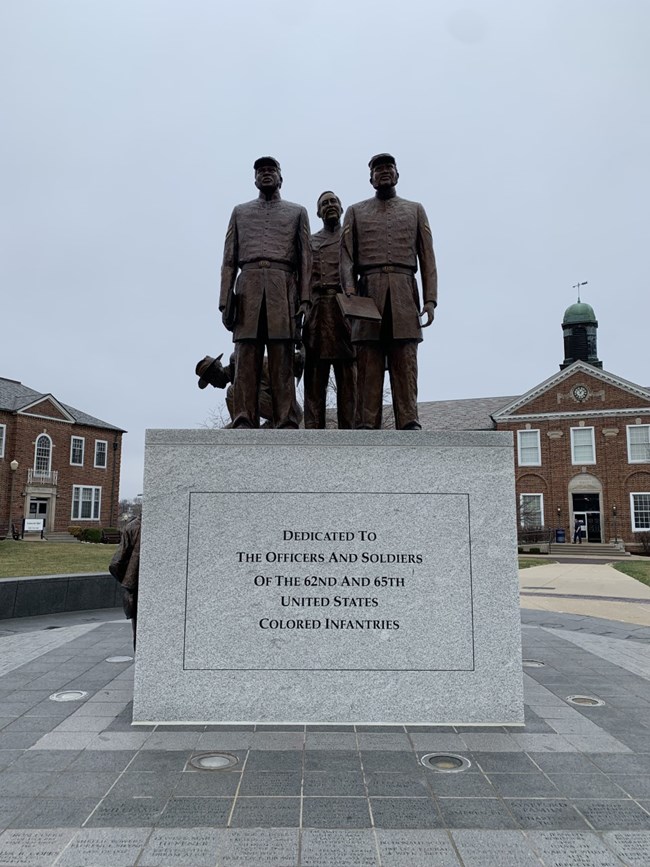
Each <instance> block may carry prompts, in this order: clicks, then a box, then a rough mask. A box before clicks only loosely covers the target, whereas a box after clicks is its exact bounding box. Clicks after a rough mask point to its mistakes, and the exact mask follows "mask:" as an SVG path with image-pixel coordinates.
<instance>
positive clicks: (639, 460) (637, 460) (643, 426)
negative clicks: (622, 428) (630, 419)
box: [627, 424, 650, 464]
mask: <svg viewBox="0 0 650 867" xmlns="http://www.w3.org/2000/svg"><path fill="white" fill-rule="evenodd" d="M639 429H641V430H645V431H646V432H647V434H648V443H650V424H629V425H628V426H627V462H628V464H650V445H648V457H647V458H633V457H632V445H633V444H632V442H631V438H630V431H633V430H639ZM634 445H643V443H634Z"/></svg>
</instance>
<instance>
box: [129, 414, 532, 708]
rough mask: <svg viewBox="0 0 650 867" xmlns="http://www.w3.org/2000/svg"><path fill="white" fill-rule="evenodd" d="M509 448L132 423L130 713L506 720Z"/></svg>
mask: <svg viewBox="0 0 650 867" xmlns="http://www.w3.org/2000/svg"><path fill="white" fill-rule="evenodd" d="M512 454H513V452H512V439H511V435H510V434H508V433H495V432H454V433H449V432H416V431H408V432H406V431H329V430H327V431H275V430H270V431H265V430H258V431H243V430H189V431H186V430H175V431H170V430H154V431H148V433H147V441H146V454H145V484H144V507H143V527H142V551H141V573H140V595H139V614H138V652H137V655H136V677H135V697H134V722H139V723H150V722H187V723H200V722H205V723H211V722H231V723H232V722H239V723H247V722H269V723H280V722H282V723H288V722H296V723H305V722H309V723H335V722H336V723H341V722H346V723H370V724H393V723H399V724H406V723H408V724H419V723H422V724H440V725H454V724H465V725H472V724H476V725H489V724H494V725H503V724H510V725H517V724H520V723H523V703H522V672H521V643H520V626H519V600H518V585H517V561H516V553H517V552H516V534H515V503H514V469H513V458H512Z"/></svg>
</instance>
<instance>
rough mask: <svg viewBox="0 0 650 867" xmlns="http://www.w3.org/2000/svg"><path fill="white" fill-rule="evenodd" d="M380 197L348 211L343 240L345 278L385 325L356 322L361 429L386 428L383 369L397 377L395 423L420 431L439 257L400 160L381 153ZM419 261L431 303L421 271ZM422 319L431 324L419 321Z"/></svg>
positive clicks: (348, 289)
mask: <svg viewBox="0 0 650 867" xmlns="http://www.w3.org/2000/svg"><path fill="white" fill-rule="evenodd" d="M369 166H370V183H371V184H372V186H373V187H374V188H375V191H376V193H375V196H374V197H373V198H372V199H366V200H365V201H363V202H359V203H357V204H356V205H352V206H351V207H349V208H348V210H347V211H346V214H345V220H344V222H343V235H342V239H341V283H342V285H343V289H344V291H345V293H346V294H348V295H352V294H355V293H358V294H359V295H362V296H367V297H370V298H373V299H374V301H375V303H376V305H377V307H378V309H379V312H380V313H381V317H382V318H381V322H373V321H368V320H362V319H356V320H353V324H352V341H353V343H354V344H355V345H356V350H357V410H356V421H355V426H356V427H357V428H364V429H368V428H379V427H381V411H382V392H383V384H384V370H385V368H386V367H387V368H388V372H389V374H390V384H391V390H392V394H393V411H394V414H395V427H396V428H397V429H399V430H420V429H421V425H420V422H419V420H418V407H417V396H418V362H417V351H418V343H420V342H421V341H422V328H423V327H425V328H426V327H427V326H428V325H431V323H432V322H433V315H434V308H435V306H436V303H437V273H436V260H435V256H434V253H433V242H432V238H431V229H430V228H429V222H428V220H427V215H426V213H425V211H424V208H423V207H422V205H420V204H419V203H417V202H409V201H407V200H406V199H401V198H399V197H398V196H397V195H396V193H395V186H396V185H397V180H398V178H399V174H398V172H397V165H396V163H395V158H394V157H393V156H391V155H390V154H377V156H374V157H373V158H372V159H371V160H370V163H369ZM418 262H419V265H420V279H421V281H422V295H423V299H424V305H423V308H422V311H420V298H419V293H418V286H417V282H416V279H415V274H416V272H417V270H418ZM420 316H426V322H424V323H422V325H420V319H419V317H420Z"/></svg>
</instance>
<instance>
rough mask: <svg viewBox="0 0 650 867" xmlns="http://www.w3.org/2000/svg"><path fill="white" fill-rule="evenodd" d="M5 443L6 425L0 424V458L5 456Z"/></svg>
mask: <svg viewBox="0 0 650 867" xmlns="http://www.w3.org/2000/svg"><path fill="white" fill-rule="evenodd" d="M6 441H7V425H6V424H0V458H4V456H5V443H6Z"/></svg>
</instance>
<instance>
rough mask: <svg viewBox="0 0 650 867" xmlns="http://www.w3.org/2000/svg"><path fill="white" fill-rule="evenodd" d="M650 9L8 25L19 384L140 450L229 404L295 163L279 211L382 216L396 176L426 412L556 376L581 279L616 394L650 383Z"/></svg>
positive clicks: (78, 9)
mask: <svg viewBox="0 0 650 867" xmlns="http://www.w3.org/2000/svg"><path fill="white" fill-rule="evenodd" d="M649 44H650V3H648V0H616V2H614V0H481V2H478V0H469V2H460V0H436V2H435V3H434V2H424V0H420V2H413V0H401V2H398V3H396V2H387V0H372V2H369V0H346V2H343V0H331V2H329V3H323V2H320V3H313V2H309V0H275V2H273V3H268V2H265V3H262V2H259V0H239V2H236V3H218V2H216V0H49V2H36V0H3V2H2V3H1V4H0V124H1V128H2V133H1V135H0V188H1V190H2V192H1V194H0V233H1V234H0V238H1V244H2V255H1V257H0V285H1V286H2V298H3V301H2V308H1V309H2V313H1V314H0V315H1V317H2V329H1V331H0V335H1V336H0V375H2V376H6V377H10V378H12V379H19V380H21V381H22V382H23V383H24V384H25V385H28V386H30V387H31V388H35V389H37V390H39V391H43V392H52V393H53V394H54V395H55V396H56V397H57V398H59V400H61V401H63V402H65V403H69V404H72V405H73V406H77V407H78V408H80V409H83V410H84V411H86V412H89V413H92V414H93V415H96V416H99V417H100V418H103V419H105V420H106V421H109V422H111V423H112V424H116V425H119V426H121V427H124V428H126V429H127V430H128V434H127V435H126V437H125V438H124V455H123V462H122V488H121V494H122V496H128V497H132V496H134V495H136V494H138V493H139V492H140V491H141V490H142V463H143V450H144V445H143V444H144V431H145V429H146V428H183V427H188V428H193V427H198V426H200V425H201V423H203V422H205V420H206V419H207V418H208V417H209V415H210V411H211V410H212V409H214V408H215V407H216V406H218V405H219V404H220V403H221V402H222V398H223V392H221V391H216V390H214V389H210V390H207V389H206V390H205V391H200V390H199V389H198V388H197V385H196V377H195V375H194V366H195V364H196V362H197V360H198V359H199V358H202V357H203V356H204V355H206V354H210V355H216V354H218V353H219V352H222V351H223V352H225V353H229V352H230V348H231V342H230V335H229V334H228V333H227V332H226V331H225V330H224V329H223V328H222V325H221V319H220V315H219V312H218V308H217V299H218V288H219V268H220V264H221V255H222V250H223V238H224V235H225V230H226V226H227V222H228V218H229V216H230V212H231V210H232V208H233V206H234V205H235V204H237V203H238V202H243V201H247V200H249V199H251V198H254V197H255V195H256V192H257V191H256V190H255V188H254V186H253V172H252V164H253V161H254V159H255V158H256V157H258V156H261V155H266V154H271V155H273V156H276V157H277V158H278V159H279V160H280V162H281V163H282V169H283V175H284V186H283V188H282V194H283V197H284V198H286V199H289V200H291V201H295V202H300V203H301V204H304V205H305V206H306V207H307V209H308V211H309V214H310V219H311V221H312V230H313V231H316V230H317V229H319V228H320V227H321V224H320V222H319V221H318V220H317V218H316V215H315V201H316V198H317V196H318V194H319V193H320V192H321V191H322V190H324V189H334V190H335V191H336V192H337V193H338V194H339V195H340V197H341V199H342V200H343V203H344V205H345V204H349V203H352V202H355V201H358V200H360V199H363V198H366V197H368V196H369V195H371V194H372V189H371V187H370V186H369V183H368V168H367V163H368V159H369V158H370V156H372V155H373V154H374V153H377V152H379V151H385V150H386V151H390V152H391V153H393V154H394V155H395V156H396V158H397V161H398V168H399V171H400V181H399V188H398V192H399V194H400V195H402V196H404V197H406V198H411V199H415V200H418V201H421V202H422V203H423V204H424V206H425V208H426V210H427V213H428V215H429V220H430V223H431V227H432V230H433V236H434V245H435V249H436V255H437V259H438V269H439V279H440V287H439V305H438V310H437V315H436V321H435V323H434V325H433V326H432V327H431V328H430V329H428V330H427V331H426V332H425V335H426V339H425V342H424V343H423V344H421V347H420V398H421V399H422V400H442V399H452V398H465V397H481V396H488V395H501V394H503V395H510V394H518V393H522V392H524V391H526V390H527V389H529V388H531V387H532V386H534V385H535V384H537V383H538V382H540V381H541V380H544V379H546V378H547V377H548V376H550V375H551V374H553V373H554V372H555V371H556V370H557V369H558V364H559V363H560V362H561V361H562V357H563V351H562V334H561V329H560V322H561V319H562V315H563V312H564V310H565V308H566V307H567V306H568V305H569V304H571V303H572V302H573V301H574V300H575V294H574V291H573V290H572V288H571V286H572V284H574V283H577V282H578V281H583V280H588V281H589V285H588V286H586V287H585V288H584V290H583V295H582V297H583V300H585V301H588V302H589V303H590V304H592V306H593V307H594V309H595V311H596V314H597V316H598V320H599V323H600V328H599V354H600V358H601V359H602V360H603V362H604V366H605V368H606V369H607V370H610V371H611V372H613V373H617V374H619V375H621V376H623V377H625V378H627V379H631V380H633V381H635V382H640V383H641V384H645V385H649V384H650V374H649V373H648V365H647V357H648V356H647V351H648V350H647V347H648V331H647V329H648V306H649V302H648V298H649V293H648V253H647V251H648V216H647V214H648V198H649V193H650V170H649V157H648V155H649V154H650V100H649V99H648V92H649V88H648V85H649V82H650V75H649V73H650V53H649V52H648V45H649Z"/></svg>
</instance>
